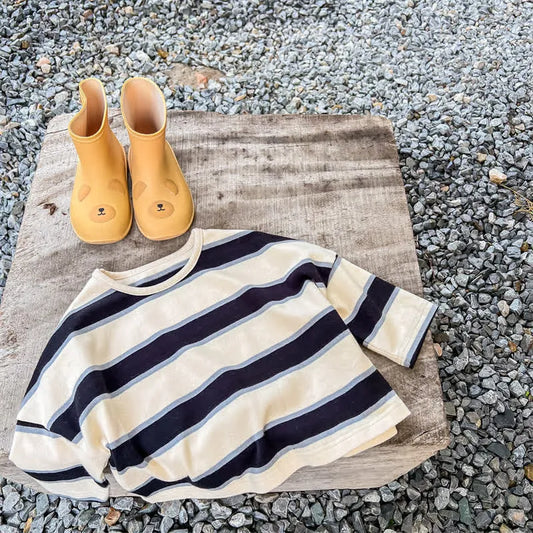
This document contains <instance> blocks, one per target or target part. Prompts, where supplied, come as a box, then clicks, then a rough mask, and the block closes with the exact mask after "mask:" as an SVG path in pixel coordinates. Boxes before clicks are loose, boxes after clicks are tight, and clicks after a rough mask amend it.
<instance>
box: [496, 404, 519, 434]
mask: <svg viewBox="0 0 533 533" xmlns="http://www.w3.org/2000/svg"><path fill="white" fill-rule="evenodd" d="M494 423H495V424H496V426H497V427H498V428H500V429H503V428H514V425H515V417H514V414H513V412H512V411H511V410H510V409H509V408H508V407H505V411H504V412H503V413H498V414H497V415H496V416H495V417H494Z"/></svg>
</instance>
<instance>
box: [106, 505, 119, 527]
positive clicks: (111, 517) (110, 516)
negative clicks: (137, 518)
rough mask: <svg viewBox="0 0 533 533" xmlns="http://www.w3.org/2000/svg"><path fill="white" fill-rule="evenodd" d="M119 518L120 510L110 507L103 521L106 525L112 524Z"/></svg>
mask: <svg viewBox="0 0 533 533" xmlns="http://www.w3.org/2000/svg"><path fill="white" fill-rule="evenodd" d="M119 518H120V511H119V510H117V509H115V508H113V507H110V508H109V511H108V513H107V514H106V516H105V518H104V521H105V523H106V524H107V525H108V526H114V525H115V524H116V523H117V522H118V519H119Z"/></svg>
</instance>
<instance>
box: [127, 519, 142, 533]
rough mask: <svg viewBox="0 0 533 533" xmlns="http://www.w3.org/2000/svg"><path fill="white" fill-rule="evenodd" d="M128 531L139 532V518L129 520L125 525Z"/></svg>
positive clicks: (140, 527) (130, 532) (140, 524)
mask: <svg viewBox="0 0 533 533" xmlns="http://www.w3.org/2000/svg"><path fill="white" fill-rule="evenodd" d="M127 530H128V533H141V530H142V522H141V521H140V520H135V519H132V520H129V521H128V525H127Z"/></svg>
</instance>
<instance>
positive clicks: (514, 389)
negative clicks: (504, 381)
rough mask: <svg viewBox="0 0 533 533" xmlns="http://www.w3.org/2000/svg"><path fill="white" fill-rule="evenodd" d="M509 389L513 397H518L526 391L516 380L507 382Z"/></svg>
mask: <svg viewBox="0 0 533 533" xmlns="http://www.w3.org/2000/svg"><path fill="white" fill-rule="evenodd" d="M509 390H510V391H511V394H512V395H513V396H514V397H515V398H520V397H521V396H524V394H525V393H526V391H525V389H524V387H522V385H521V384H520V383H519V382H518V381H516V380H514V381H511V383H510V384H509Z"/></svg>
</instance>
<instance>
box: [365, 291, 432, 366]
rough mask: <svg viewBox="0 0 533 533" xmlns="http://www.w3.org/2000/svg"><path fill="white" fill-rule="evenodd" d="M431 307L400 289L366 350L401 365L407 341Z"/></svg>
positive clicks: (426, 302)
mask: <svg viewBox="0 0 533 533" xmlns="http://www.w3.org/2000/svg"><path fill="white" fill-rule="evenodd" d="M431 307H432V303H431V302H428V301H427V300H424V299H423V298H421V297H420V296H417V295H416V294H413V293H411V292H407V291H405V290H404V289H400V290H399V291H397V294H396V297H395V298H394V300H393V302H392V304H391V306H390V308H389V310H388V312H387V314H386V315H385V319H384V321H383V323H382V325H381V327H380V328H379V329H378V330H377V332H376V335H375V336H374V338H373V339H372V340H371V341H370V342H369V343H368V349H370V350H372V351H374V352H376V353H379V354H381V355H384V356H385V357H387V358H389V359H391V360H392V361H394V362H395V363H398V364H400V365H402V364H403V363H404V359H405V355H406V353H407V351H408V349H409V347H410V342H409V341H410V340H411V339H413V338H414V336H415V335H416V334H417V333H418V326H419V324H420V322H421V320H423V319H424V317H425V316H427V313H429V312H430V310H431Z"/></svg>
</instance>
